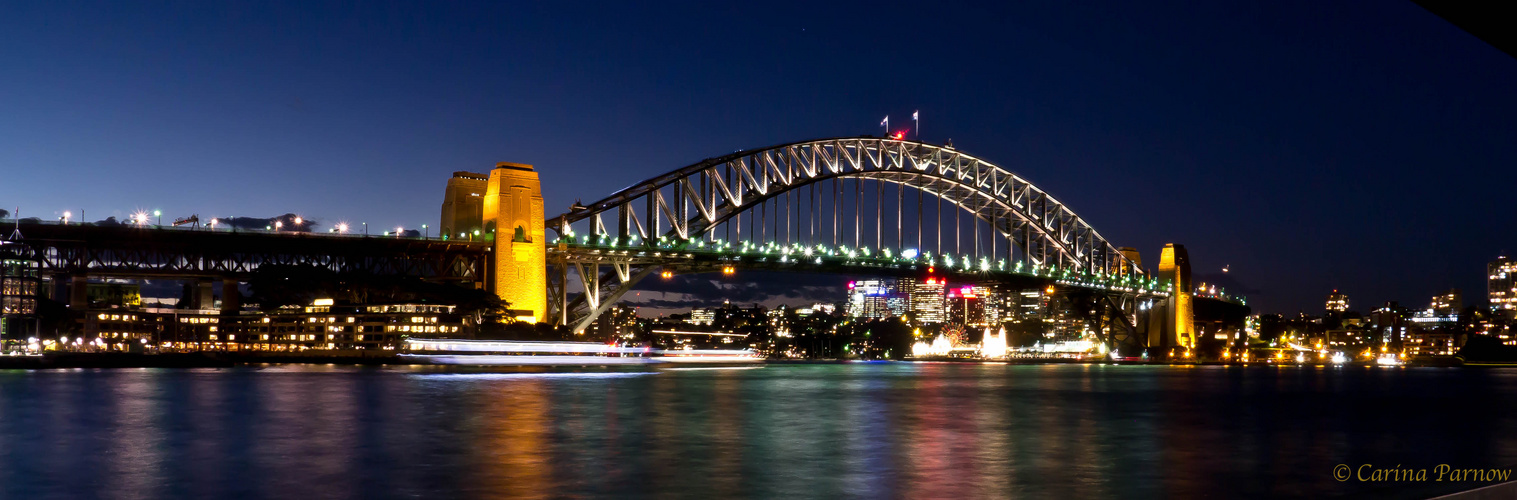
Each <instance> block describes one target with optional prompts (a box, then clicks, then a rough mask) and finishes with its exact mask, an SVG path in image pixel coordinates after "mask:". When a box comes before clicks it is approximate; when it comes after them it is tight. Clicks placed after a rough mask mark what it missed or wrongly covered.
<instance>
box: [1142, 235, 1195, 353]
mask: <svg viewBox="0 0 1517 500" xmlns="http://www.w3.org/2000/svg"><path fill="white" fill-rule="evenodd" d="M1158 277H1159V279H1160V280H1164V281H1168V282H1169V283H1170V293H1169V298H1167V299H1165V300H1163V301H1161V302H1160V303H1159V304H1157V305H1155V306H1154V309H1155V310H1154V311H1153V312H1152V313H1150V315H1149V328H1148V332H1149V335H1148V347H1149V351H1150V352H1155V353H1163V354H1168V351H1169V350H1170V349H1174V348H1184V349H1192V348H1195V345H1196V338H1195V320H1194V316H1193V315H1192V310H1191V295H1190V255H1189V254H1188V253H1187V252H1186V251H1185V246H1184V245H1176V244H1173V243H1170V244H1167V245H1164V250H1163V251H1162V252H1161V253H1160V254H1159V273H1158ZM1163 354H1160V355H1163Z"/></svg>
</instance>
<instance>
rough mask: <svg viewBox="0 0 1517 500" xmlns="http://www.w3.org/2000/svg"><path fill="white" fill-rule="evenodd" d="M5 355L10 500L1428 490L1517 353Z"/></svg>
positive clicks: (1490, 439)
mask: <svg viewBox="0 0 1517 500" xmlns="http://www.w3.org/2000/svg"><path fill="white" fill-rule="evenodd" d="M703 368H707V369H699V370H695V369H691V370H664V371H655V372H640V371H610V372H540V373H473V372H438V371H435V370H423V369H394V368H392V369H373V368H345V367H289V366H284V367H270V368H264V369H259V368H239V369H224V370H215V369H208V370H72V371H70V370H60V371H40V372H29V371H4V372H0V498H292V497H298V498H418V497H420V498H562V497H570V498H584V497H604V496H611V497H659V498H665V497H683V498H712V497H716V498H730V497H751V498H837V497H855V498H880V497H900V498H1003V497H1035V498H1036V497H1062V498H1068V497H1133V498H1146V497H1197V496H1220V495H1228V496H1251V497H1276V496H1316V495H1321V494H1331V495H1357V496H1374V497H1379V496H1387V495H1388V496H1391V497H1407V498H1415V497H1424V496H1428V495H1431V494H1435V493H1441V492H1448V491H1457V490H1460V489H1466V488H1469V487H1473V486H1475V485H1473V484H1464V485H1460V484H1448V483H1428V484H1410V485H1408V484H1362V483H1356V482H1349V483H1339V482H1337V481H1335V480H1333V478H1332V475H1331V471H1332V467H1333V466H1334V465H1337V464H1340V463H1345V464H1360V463H1374V464H1383V466H1385V467H1390V466H1394V465H1397V464H1400V465H1401V466H1402V467H1427V468H1430V467H1432V466H1435V465H1437V464H1439V463H1450V464H1454V465H1456V466H1464V467H1514V466H1517V446H1514V445H1517V443H1514V442H1513V440H1514V439H1517V438H1514V437H1513V436H1517V433H1514V431H1517V426H1514V421H1517V417H1514V415H1517V412H1514V411H1513V410H1517V371H1509V370H1458V369H1368V370H1367V369H1359V368H1341V369H1335V368H1280V369H1276V368H1249V369H1240V368H1222V367H1201V368H1195V367H1193V368H1183V367H1142V366H1080V365H1045V366H1009V365H968V364H889V363H871V364H851V365H786V366H768V367H761V368H752V367H749V369H709V368H710V367H703Z"/></svg>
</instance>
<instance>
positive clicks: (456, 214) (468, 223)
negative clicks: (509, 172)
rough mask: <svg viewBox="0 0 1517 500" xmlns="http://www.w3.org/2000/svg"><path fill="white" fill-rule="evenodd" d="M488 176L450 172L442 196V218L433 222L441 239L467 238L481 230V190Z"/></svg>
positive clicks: (482, 216)
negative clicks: (451, 174)
mask: <svg viewBox="0 0 1517 500" xmlns="http://www.w3.org/2000/svg"><path fill="white" fill-rule="evenodd" d="M489 188H490V176H488V175H485V174H476V173H474V172H453V177H451V178H449V179H448V188H447V191H446V192H445V193H444V194H443V198H442V221H441V223H439V224H438V225H437V228H438V230H437V234H438V236H441V237H443V239H469V238H471V237H474V235H475V231H483V230H484V214H485V191H486V190H488V189H489Z"/></svg>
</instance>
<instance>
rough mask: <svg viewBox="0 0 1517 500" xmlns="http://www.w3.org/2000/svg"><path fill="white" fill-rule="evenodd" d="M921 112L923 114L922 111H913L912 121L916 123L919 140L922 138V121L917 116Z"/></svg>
mask: <svg viewBox="0 0 1517 500" xmlns="http://www.w3.org/2000/svg"><path fill="white" fill-rule="evenodd" d="M919 114H921V111H912V112H911V123H912V124H913V125H916V129H917V140H922V121H921V120H918V119H917V116H918V115H919Z"/></svg>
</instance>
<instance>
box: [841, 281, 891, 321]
mask: <svg viewBox="0 0 1517 500" xmlns="http://www.w3.org/2000/svg"><path fill="white" fill-rule="evenodd" d="M894 293H895V282H893V281H887V280H860V281H851V282H849V283H848V309H847V312H848V316H851V317H854V318H865V319H880V318H888V317H891V316H894V315H895V314H894V313H893V312H892V311H891V310H890V297H891V295H893V294H894Z"/></svg>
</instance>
